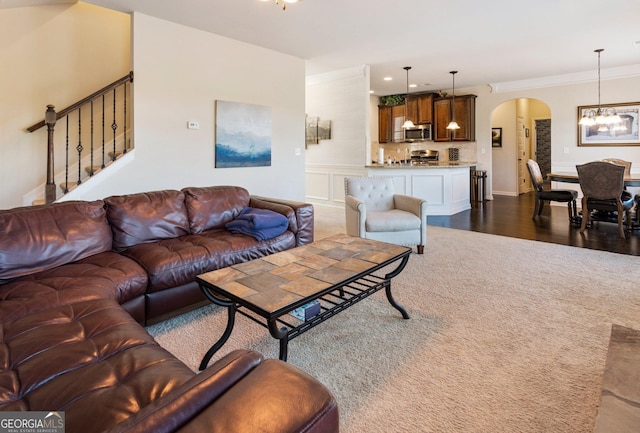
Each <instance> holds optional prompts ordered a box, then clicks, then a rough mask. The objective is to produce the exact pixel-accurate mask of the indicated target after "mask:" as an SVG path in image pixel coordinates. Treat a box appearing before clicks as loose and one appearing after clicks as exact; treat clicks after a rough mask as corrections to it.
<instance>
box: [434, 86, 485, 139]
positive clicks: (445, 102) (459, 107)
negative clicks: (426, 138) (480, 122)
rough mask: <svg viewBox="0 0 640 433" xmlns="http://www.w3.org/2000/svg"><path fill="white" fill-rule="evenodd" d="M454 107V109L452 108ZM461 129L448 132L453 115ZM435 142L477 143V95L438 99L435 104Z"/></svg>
mask: <svg viewBox="0 0 640 433" xmlns="http://www.w3.org/2000/svg"><path fill="white" fill-rule="evenodd" d="M452 106H453V107H452ZM452 110H453V113H454V118H455V120H456V122H457V123H458V125H460V129H457V130H451V131H450V130H448V129H447V125H448V124H449V122H451V113H452ZM433 111H434V113H433V118H434V128H433V129H434V131H433V141H475V139H476V95H461V96H456V97H455V99H454V98H453V97H447V98H438V99H436V100H435V101H434V102H433Z"/></svg>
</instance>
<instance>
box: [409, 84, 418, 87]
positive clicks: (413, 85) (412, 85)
mask: <svg viewBox="0 0 640 433" xmlns="http://www.w3.org/2000/svg"><path fill="white" fill-rule="evenodd" d="M409 87H418V85H417V84H409Z"/></svg>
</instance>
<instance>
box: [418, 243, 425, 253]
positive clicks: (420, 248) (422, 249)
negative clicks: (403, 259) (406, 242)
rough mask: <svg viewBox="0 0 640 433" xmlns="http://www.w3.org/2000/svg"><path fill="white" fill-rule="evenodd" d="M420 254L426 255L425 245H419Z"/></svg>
mask: <svg viewBox="0 0 640 433" xmlns="http://www.w3.org/2000/svg"><path fill="white" fill-rule="evenodd" d="M418 254H424V245H418Z"/></svg>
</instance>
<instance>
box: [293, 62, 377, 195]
mask: <svg viewBox="0 0 640 433" xmlns="http://www.w3.org/2000/svg"><path fill="white" fill-rule="evenodd" d="M369 80H370V78H369V68H368V67H367V66H359V67H355V68H350V69H345V70H340V71H335V72H332V73H327V74H319V75H314V76H309V77H307V85H306V92H307V98H306V113H307V115H309V116H315V117H319V118H320V119H321V120H331V134H332V136H331V140H320V143H319V144H317V145H315V144H311V145H309V146H308V148H307V152H306V153H307V154H306V183H307V195H306V200H307V201H308V202H310V203H314V204H317V205H325V206H331V207H340V206H342V204H343V203H344V177H345V176H351V175H355V176H358V175H364V165H365V163H366V160H367V151H368V148H369V142H370V140H371V137H370V126H369V122H370V106H369V104H370V100H369Z"/></svg>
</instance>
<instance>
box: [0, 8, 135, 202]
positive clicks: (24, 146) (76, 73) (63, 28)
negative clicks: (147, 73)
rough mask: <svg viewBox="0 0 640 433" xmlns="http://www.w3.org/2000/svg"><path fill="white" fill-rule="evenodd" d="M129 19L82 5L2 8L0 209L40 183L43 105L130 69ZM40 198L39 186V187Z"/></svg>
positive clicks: (68, 100)
mask: <svg viewBox="0 0 640 433" xmlns="http://www.w3.org/2000/svg"><path fill="white" fill-rule="evenodd" d="M130 39H131V37H130V18H129V15H127V14H123V13H120V12H115V11H111V10H108V9H103V8H100V7H97V6H93V5H89V4H86V3H77V4H74V5H54V6H33V7H17V8H11V9H2V11H1V12H0V41H2V43H0V77H1V79H0V208H11V207H15V206H21V205H22V204H23V202H22V195H23V194H25V193H26V192H28V191H30V190H31V189H33V188H36V187H37V186H38V185H40V184H44V182H45V180H46V167H47V164H46V162H47V142H46V137H47V134H46V128H41V129H40V130H39V131H36V132H34V133H29V132H26V131H25V128H27V127H29V126H31V125H32V124H34V123H37V122H38V121H40V120H42V119H43V118H44V112H45V110H46V107H47V104H53V105H55V106H56V108H57V109H62V108H64V107H66V106H68V105H70V104H72V103H74V102H76V101H77V100H79V99H81V98H83V97H85V96H87V95H89V94H90V93H92V92H94V91H96V90H98V89H100V88H101V87H103V86H106V85H107V84H109V83H111V82H113V81H115V80H116V79H118V78H120V77H123V76H125V75H126V74H127V73H128V72H129V71H130V70H131V69H130V66H131V50H130ZM43 195H44V190H43Z"/></svg>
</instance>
